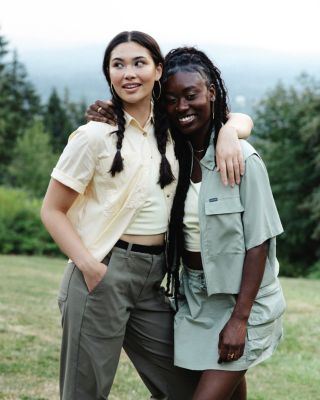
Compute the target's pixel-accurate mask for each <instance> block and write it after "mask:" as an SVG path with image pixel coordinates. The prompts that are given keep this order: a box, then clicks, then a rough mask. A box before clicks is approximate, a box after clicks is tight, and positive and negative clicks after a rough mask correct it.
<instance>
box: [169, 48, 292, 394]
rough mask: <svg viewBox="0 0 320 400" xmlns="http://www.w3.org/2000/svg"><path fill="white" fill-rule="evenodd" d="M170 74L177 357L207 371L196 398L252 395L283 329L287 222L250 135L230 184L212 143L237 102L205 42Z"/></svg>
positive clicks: (179, 56) (181, 55) (173, 57)
mask: <svg viewBox="0 0 320 400" xmlns="http://www.w3.org/2000/svg"><path fill="white" fill-rule="evenodd" d="M162 82H163V88H164V92H165V104H166V110H167V114H168V117H169V120H170V130H171V133H172V136H173V139H174V141H175V146H176V154H177V158H178V160H179V164H180V172H179V180H178V186H177V190H176V195H175V198H174V202H173V207H172V211H171V221H170V228H169V254H168V257H169V280H168V287H167V289H168V291H170V290H171V289H170V288H171V287H172V286H173V287H174V294H175V302H176V306H177V308H178V310H177V313H176V315H175V330H174V332H175V333H174V337H175V340H174V353H175V365H176V366H179V367H183V368H186V369H190V370H197V371H200V372H201V378H200V381H199V384H198V387H197V390H196V392H195V394H194V396H193V400H228V399H232V400H245V399H246V382H245V373H246V370H247V369H248V368H250V367H252V366H254V365H256V364H258V363H260V362H261V361H263V360H265V359H266V358H268V357H269V356H271V354H272V353H273V351H274V350H275V348H276V346H277V344H278V342H279V340H280V338H281V336H282V324H281V315H282V314H283V312H284V309H285V301H284V298H283V294H282V290H281V286H280V284H279V280H278V278H277V275H278V263H277V260H276V254H275V248H276V244H275V242H276V236H277V235H279V234H280V233H281V232H282V226H281V222H280V219H279V216H278V212H277V209H276V206H275V203H274V200H273V196H272V192H271V189H270V184H269V180H268V175H267V171H266V169H265V166H264V164H263V161H262V160H261V158H260V156H259V155H258V153H257V152H256V151H255V149H254V148H253V147H252V146H251V145H250V144H249V143H247V142H246V141H241V146H242V151H243V157H244V160H245V174H244V176H243V177H242V179H241V183H240V185H236V186H235V187H230V186H224V185H223V184H222V183H221V180H220V178H219V176H218V175H219V174H218V173H217V171H216V163H215V157H214V151H215V147H216V143H217V139H218V135H219V133H220V131H221V127H222V126H223V124H225V123H226V121H227V114H228V112H229V111H228V106H227V92H226V89H225V86H224V83H223V80H222V78H221V74H220V71H219V70H218V68H217V67H216V66H214V65H213V63H212V62H211V61H210V59H209V58H208V57H207V56H206V55H205V54H204V53H203V52H201V51H199V50H197V49H195V48H188V47H186V48H178V49H176V50H172V51H171V52H169V54H168V55H167V56H166V58H165V68H164V72H163V76H162ZM180 264H182V271H180ZM170 278H171V279H170ZM172 280H173V282H172Z"/></svg>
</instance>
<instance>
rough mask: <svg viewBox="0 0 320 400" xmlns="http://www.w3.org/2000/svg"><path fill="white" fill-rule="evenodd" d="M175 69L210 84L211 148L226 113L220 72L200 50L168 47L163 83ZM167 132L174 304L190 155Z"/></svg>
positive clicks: (170, 282)
mask: <svg viewBox="0 0 320 400" xmlns="http://www.w3.org/2000/svg"><path fill="white" fill-rule="evenodd" d="M178 72H191V73H192V72H198V73H199V74H200V75H201V76H202V78H203V79H204V80H205V82H206V84H207V87H208V89H209V88H210V87H211V86H212V85H213V86H214V89H215V100H214V102H213V110H212V111H213V114H212V121H211V129H209V131H208V134H207V141H206V147H208V145H209V141H210V136H211V130H212V129H214V131H215V136H214V143H213V144H214V147H215V146H216V143H217V138H218V134H219V131H220V129H221V127H222V125H223V124H224V123H225V122H226V121H227V116H228V113H229V107H228V96H227V91H226V88H225V85H224V82H223V80H222V78H221V72H220V70H219V69H218V68H217V67H216V66H215V65H214V64H213V62H212V61H211V60H210V59H209V58H208V57H207V55H206V54H205V53H204V52H202V51H200V50H197V49H196V48H194V47H180V48H177V49H174V50H171V51H170V52H169V53H168V54H167V56H166V57H165V62H164V73H163V76H162V81H163V84H164V85H165V83H166V81H167V80H168V79H169V78H170V77H171V76H173V75H175V74H176V73H178ZM171 132H172V135H173V138H174V140H175V150H176V155H177V158H178V160H179V163H180V170H179V181H178V187H177V191H176V195H175V198H174V201H173V206H172V210H171V219H170V225H169V248H168V280H167V293H168V294H170V295H172V291H173V292H174V295H175V299H176V305H177V298H178V296H179V266H180V261H181V257H182V253H183V250H184V235H183V217H184V205H185V200H186V197H187V192H188V189H189V184H190V171H191V166H192V154H191V152H190V149H189V147H188V145H187V142H186V140H185V138H184V136H183V135H182V134H181V133H179V132H178V131H177V130H176V129H175V128H174V127H172V128H171Z"/></svg>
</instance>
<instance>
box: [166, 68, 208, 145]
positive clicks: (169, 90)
mask: <svg viewBox="0 0 320 400" xmlns="http://www.w3.org/2000/svg"><path fill="white" fill-rule="evenodd" d="M164 90H165V99H166V110H167V113H168V116H169V119H170V122H171V124H172V125H173V126H174V127H175V128H176V129H177V130H178V131H179V132H181V133H182V134H184V135H189V136H191V137H194V136H199V135H201V136H202V137H203V138H205V137H206V136H207V134H208V131H209V129H210V125H211V120H212V104H213V99H214V88H213V85H211V86H210V87H209V88H208V84H207V81H206V80H205V79H204V78H203V77H202V75H201V74H200V73H199V72H177V73H175V74H174V75H171V76H170V77H169V78H168V80H167V81H166V83H165V85H164Z"/></svg>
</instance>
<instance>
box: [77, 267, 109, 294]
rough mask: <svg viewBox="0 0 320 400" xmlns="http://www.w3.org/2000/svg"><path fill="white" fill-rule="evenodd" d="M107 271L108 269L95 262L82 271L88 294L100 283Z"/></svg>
mask: <svg viewBox="0 0 320 400" xmlns="http://www.w3.org/2000/svg"><path fill="white" fill-rule="evenodd" d="M107 270H108V267H107V266H106V265H105V264H103V263H100V262H96V263H95V264H94V265H90V267H88V268H86V269H85V270H83V271H82V273H83V277H84V280H85V282H86V285H87V288H88V291H89V293H90V292H92V290H93V289H94V288H95V287H96V286H97V285H98V284H99V283H100V282H101V281H102V279H103V277H104V276H105V274H106V273H107Z"/></svg>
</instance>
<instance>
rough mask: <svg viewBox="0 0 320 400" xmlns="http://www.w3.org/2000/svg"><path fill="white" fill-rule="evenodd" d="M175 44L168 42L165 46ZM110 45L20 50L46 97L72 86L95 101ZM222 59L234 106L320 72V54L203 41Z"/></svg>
mask: <svg viewBox="0 0 320 400" xmlns="http://www.w3.org/2000/svg"><path fill="white" fill-rule="evenodd" d="M171 47H172V46H170V45H165V46H163V50H164V52H166V51H167V50H169V49H170V48H171ZM104 48H105V45H104V44H103V45H100V46H99V45H95V46H91V47H80V48H79V47H75V48H71V49H41V50H32V51H28V52H27V51H24V52H20V53H19V58H20V59H21V61H22V62H23V63H24V64H25V65H26V67H27V70H28V73H29V75H30V77H31V80H32V81H33V83H34V84H35V86H36V88H37V90H38V92H39V93H40V95H41V96H42V98H43V100H44V101H45V100H46V98H47V97H48V95H49V93H50V92H51V90H52V88H53V87H56V88H57V90H58V91H59V93H60V94H63V92H64V90H65V88H68V93H69V97H70V98H71V99H72V100H81V99H84V100H85V102H86V103H91V102H93V101H94V100H96V99H103V98H107V97H108V96H109V95H108V93H109V92H108V87H107V84H106V81H105V78H104V76H103V74H102V69H101V64H102V58H103V53H104ZM201 49H202V50H204V51H206V52H207V54H208V55H209V56H210V57H212V59H213V60H214V61H215V62H216V63H217V65H218V66H219V68H220V69H221V71H222V75H223V77H224V80H225V82H226V85H227V87H228V90H229V98H230V102H231V106H232V110H233V111H239V112H240V111H243V112H252V107H253V106H254V104H255V103H256V102H257V101H259V99H260V98H261V97H262V96H263V95H264V94H265V93H266V91H267V90H268V89H271V88H273V87H274V86H275V84H276V83H277V82H279V81H280V80H281V81H282V82H283V83H285V84H290V83H293V82H294V80H295V78H296V77H297V76H298V75H300V74H301V73H302V72H307V73H309V74H311V75H313V76H315V77H317V78H320V55H318V56H297V55H291V54H284V53H279V52H273V51H268V50H261V49H250V48H240V47H231V46H210V45H206V46H201Z"/></svg>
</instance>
